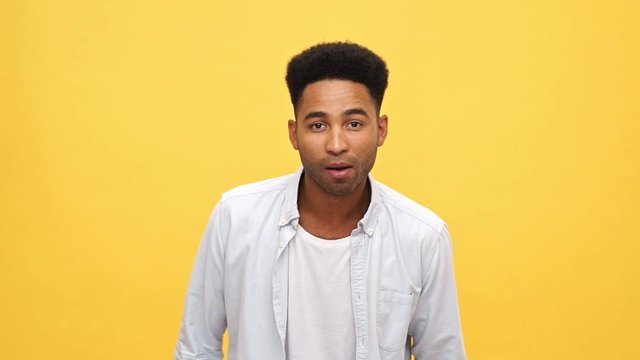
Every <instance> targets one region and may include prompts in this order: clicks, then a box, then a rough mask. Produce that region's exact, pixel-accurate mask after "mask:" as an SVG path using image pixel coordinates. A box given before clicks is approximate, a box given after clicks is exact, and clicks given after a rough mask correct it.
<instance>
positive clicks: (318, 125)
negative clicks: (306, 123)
mask: <svg viewBox="0 0 640 360" xmlns="http://www.w3.org/2000/svg"><path fill="white" fill-rule="evenodd" d="M323 128H324V124H323V123H318V122H317V123H313V124H311V129H312V130H322V129H323Z"/></svg>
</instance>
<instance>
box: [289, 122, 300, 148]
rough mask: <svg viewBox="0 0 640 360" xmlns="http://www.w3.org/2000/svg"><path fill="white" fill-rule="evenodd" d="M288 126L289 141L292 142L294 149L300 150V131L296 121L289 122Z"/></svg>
mask: <svg viewBox="0 0 640 360" xmlns="http://www.w3.org/2000/svg"><path fill="white" fill-rule="evenodd" d="M287 125H288V126H289V141H291V145H293V148H294V149H296V150H298V131H297V129H296V127H297V126H296V125H297V124H296V121H295V120H289V122H288V124H287Z"/></svg>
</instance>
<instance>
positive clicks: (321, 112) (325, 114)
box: [304, 111, 327, 120]
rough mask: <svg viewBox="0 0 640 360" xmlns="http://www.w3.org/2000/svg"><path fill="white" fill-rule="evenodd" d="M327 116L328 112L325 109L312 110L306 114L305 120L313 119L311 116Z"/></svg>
mask: <svg viewBox="0 0 640 360" xmlns="http://www.w3.org/2000/svg"><path fill="white" fill-rule="evenodd" d="M324 117H327V113H326V112H324V111H312V112H310V113H308V114H307V115H305V116H304V119H305V120H308V119H311V118H324Z"/></svg>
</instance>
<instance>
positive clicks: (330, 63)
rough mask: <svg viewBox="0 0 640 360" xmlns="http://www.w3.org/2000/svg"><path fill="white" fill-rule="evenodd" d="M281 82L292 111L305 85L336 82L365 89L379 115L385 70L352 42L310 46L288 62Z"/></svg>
mask: <svg viewBox="0 0 640 360" xmlns="http://www.w3.org/2000/svg"><path fill="white" fill-rule="evenodd" d="M285 79H286V81H287V86H288V87H289V94H290V95H291V102H292V103H293V106H294V108H296V107H297V105H298V102H299V101H300V97H301V96H302V92H303V91H304V89H305V88H306V87H307V85H309V84H311V83H314V82H316V81H320V80H326V79H337V80H351V81H354V82H357V83H361V84H363V85H364V86H366V87H367V89H369V93H370V94H371V97H373V99H374V100H375V101H376V103H377V105H378V111H379V110H380V107H381V106H382V99H383V98H384V91H385V90H386V89H387V83H388V79H389V70H388V69H387V64H386V63H385V62H384V60H382V58H381V57H380V56H378V55H376V54H375V53H374V52H373V51H371V50H369V49H367V48H366V47H364V46H361V45H358V44H355V43H352V42H329V43H320V44H317V45H314V46H312V47H310V48H308V49H306V50H304V51H303V52H301V53H300V54H298V55H296V56H294V57H293V58H291V60H290V61H289V64H288V65H287V76H286V78H285Z"/></svg>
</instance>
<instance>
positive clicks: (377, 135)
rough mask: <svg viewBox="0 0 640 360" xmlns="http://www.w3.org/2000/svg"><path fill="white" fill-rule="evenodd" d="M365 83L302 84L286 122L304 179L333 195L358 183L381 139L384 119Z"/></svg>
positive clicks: (348, 191)
mask: <svg viewBox="0 0 640 360" xmlns="http://www.w3.org/2000/svg"><path fill="white" fill-rule="evenodd" d="M376 109H377V106H376V103H375V101H374V100H373V98H372V97H371V95H370V94H369V90H368V89H367V87H366V86H364V85H363V84H360V83H356V82H353V81H348V80H321V81H317V82H315V83H312V84H309V85H307V87H306V88H305V89H304V91H303V93H302V97H301V98H300V102H299V104H298V106H297V109H296V121H293V120H289V139H290V140H291V144H292V145H293V147H294V148H295V149H296V150H298V151H299V152H300V159H301V160H302V165H303V166H304V171H305V176H307V177H308V178H309V180H311V182H310V183H309V182H307V179H306V178H305V183H306V184H309V185H311V186H317V187H319V188H320V189H322V190H323V191H324V192H326V193H328V194H331V195H334V196H345V195H349V194H351V193H353V192H354V191H355V190H357V189H359V188H361V187H362V186H364V184H365V181H366V179H367V175H368V174H369V172H370V171H371V169H372V168H373V164H374V163H375V160H376V152H377V149H378V146H381V145H382V144H383V143H384V140H385V138H386V137H387V117H386V116H381V117H379V118H378V116H377V111H376Z"/></svg>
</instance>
